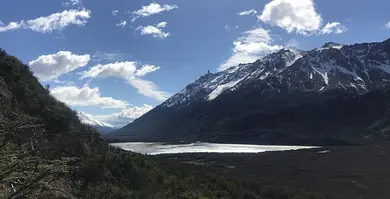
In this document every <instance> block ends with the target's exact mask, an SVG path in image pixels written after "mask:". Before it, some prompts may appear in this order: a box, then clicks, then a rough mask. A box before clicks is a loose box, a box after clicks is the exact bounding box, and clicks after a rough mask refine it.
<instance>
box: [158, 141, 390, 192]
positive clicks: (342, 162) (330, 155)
mask: <svg viewBox="0 0 390 199" xmlns="http://www.w3.org/2000/svg"><path fill="white" fill-rule="evenodd" d="M389 155H390V145H389V144H388V143H387V144H376V145H369V146H349V147H324V148H321V149H306V150H298V151H283V152H265V153H256V154H231V153H230V154H229V153H227V154H216V153H201V154H174V155H159V156H156V157H155V158H157V159H169V160H170V161H172V162H179V163H182V164H192V165H199V166H202V167H207V168H210V169H211V168H215V169H218V170H223V171H224V172H225V173H229V174H231V175H234V176H237V177H240V178H245V179H250V180H254V181H256V182H259V183H264V184H273V185H286V186H291V187H299V188H301V190H304V191H307V192H309V193H312V194H313V195H314V196H316V197H318V198H332V199H347V198H348V199H349V198H350V199H357V198H362V199H374V198H375V199H387V198H389V195H390V190H389V189H388V187H389V186H390V179H389V176H390V170H389V169H388V168H389V167H390V159H389Z"/></svg>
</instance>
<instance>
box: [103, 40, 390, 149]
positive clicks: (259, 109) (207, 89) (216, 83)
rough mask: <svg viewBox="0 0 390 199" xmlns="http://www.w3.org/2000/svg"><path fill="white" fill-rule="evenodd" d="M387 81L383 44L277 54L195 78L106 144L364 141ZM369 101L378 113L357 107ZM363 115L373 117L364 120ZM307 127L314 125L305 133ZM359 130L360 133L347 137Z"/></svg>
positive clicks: (389, 51)
mask: <svg viewBox="0 0 390 199" xmlns="http://www.w3.org/2000/svg"><path fill="white" fill-rule="evenodd" d="M389 82H390V39H388V40H386V41H383V42H375V43H362V44H354V45H341V44H336V43H326V44H325V45H323V46H322V47H320V48H318V49H313V50H311V51H300V50H296V49H283V50H281V51H279V52H276V53H273V54H270V55H268V56H266V57H264V58H262V59H259V60H257V61H256V62H254V63H250V64H241V65H239V66H233V67H231V68H229V69H227V70H225V71H221V72H218V73H215V74H212V73H208V74H205V75H203V76H202V77H200V78H199V79H198V80H196V81H195V82H194V83H191V84H189V85H187V86H186V87H185V88H184V89H183V90H182V91H181V92H179V93H177V94H175V95H174V96H172V97H171V98H170V99H168V100H167V101H166V102H164V103H163V104H161V105H160V106H157V107H156V108H155V109H153V110H152V111H150V112H149V113H147V114H145V115H144V116H142V117H141V118H139V119H137V120H135V121H134V122H133V123H131V124H129V125H127V126H125V127H123V128H122V129H120V130H118V131H117V132H115V133H113V134H110V139H117V140H138V141H146V140H148V141H178V140H202V141H220V142H232V141H234V142H256V143H258V142H261V143H281V144H284V143H286V144H289V143H298V144H300V143H306V144H332V143H339V142H342V143H349V142H362V141H367V139H366V138H367V137H366V138H364V136H363V137H362V134H364V133H363V131H364V130H367V128H368V127H369V124H370V122H376V121H377V120H381V119H383V114H385V113H384V112H383V111H384V110H386V106H387V103H386V102H385V101H383V102H379V101H380V100H381V99H380V98H379V97H378V96H382V95H386V96H387V94H386V93H384V92H383V91H384V89H386V88H388V87H389ZM367 93H371V95H367ZM369 97H372V98H378V104H374V105H375V106H377V108H378V109H372V110H371V109H370V110H369V109H368V107H362V106H367V105H368V104H367V103H368V102H369V101H371V99H370V98H369ZM354 99H359V100H354ZM348 105H350V106H348ZM335 106H338V107H339V109H336V108H335ZM354 106H356V107H354ZM375 106H374V107H375ZM381 106H383V107H381ZM352 108H356V109H361V110H362V111H361V113H362V114H357V115H356V114H355V112H356V111H353V110H352ZM371 108H373V107H371ZM366 109H367V110H366ZM293 110H294V111H293ZM319 110H321V111H323V112H322V113H321V112H319ZM363 110H365V111H367V112H364V111H363ZM286 112H287V113H289V114H287V115H286ZM371 112H374V113H373V116H372V117H371V118H367V117H368V116H367V114H370V113H371ZM271 118H272V119H271ZM313 118H316V122H313ZM335 118H339V120H335ZM348 118H354V119H356V121H364V122H363V123H364V124H363V123H354V122H353V121H351V122H353V123H352V124H349V126H348V127H347V126H345V125H344V124H343V123H345V121H346V120H348ZM296 120H299V121H300V122H296ZM265 121H267V122H265ZM322 121H328V122H322ZM331 121H332V122H331ZM312 124H318V126H312V128H306V127H308V126H311V125H312ZM346 128H349V129H348V130H347V129H346ZM359 128H363V129H360V130H359V131H360V132H355V133H352V134H351V132H350V131H351V130H352V129H354V130H357V129H359ZM308 131H311V133H309V132H308Z"/></svg>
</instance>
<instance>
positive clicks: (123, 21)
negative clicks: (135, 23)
mask: <svg viewBox="0 0 390 199" xmlns="http://www.w3.org/2000/svg"><path fill="white" fill-rule="evenodd" d="M126 24H127V21H126V20H121V22H119V23H117V24H116V26H119V27H125V26H126Z"/></svg>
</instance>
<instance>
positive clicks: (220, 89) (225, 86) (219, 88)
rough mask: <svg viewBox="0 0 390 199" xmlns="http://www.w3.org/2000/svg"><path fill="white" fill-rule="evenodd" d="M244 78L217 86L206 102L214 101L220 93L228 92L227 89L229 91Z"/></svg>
mask: <svg viewBox="0 0 390 199" xmlns="http://www.w3.org/2000/svg"><path fill="white" fill-rule="evenodd" d="M245 77H246V76H245ZM245 77H243V78H241V79H239V80H237V81H232V82H229V83H227V84H222V85H219V86H217V88H215V89H214V90H213V91H212V92H211V93H210V94H209V95H208V98H207V99H208V100H214V99H215V98H217V97H218V96H219V95H220V94H221V93H222V92H224V91H226V90H228V89H231V88H233V87H234V86H235V85H237V84H238V83H239V82H241V81H242V80H243V79H244V78H245Z"/></svg>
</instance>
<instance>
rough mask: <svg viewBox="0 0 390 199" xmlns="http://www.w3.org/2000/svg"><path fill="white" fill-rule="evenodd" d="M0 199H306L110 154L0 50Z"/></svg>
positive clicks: (91, 132) (122, 153)
mask: <svg viewBox="0 0 390 199" xmlns="http://www.w3.org/2000/svg"><path fill="white" fill-rule="evenodd" d="M0 198H29V199H30V198H54V199H55V198H91V199H92V198H93V199H97V198H118V199H120V198H126V199H127V198H275V199H289V198H309V196H308V195H307V194H306V193H304V192H302V191H297V190H295V189H290V188H284V187H273V186H266V185H260V184H257V183H252V182H248V181H245V180H241V179H237V178H232V177H229V176H228V175H226V174H225V173H222V172H219V171H217V170H206V169H205V168H202V167H198V166H193V165H183V164H176V163H173V162H169V161H164V160H154V159H152V158H151V157H147V156H142V155H139V154H135V153H130V152H125V151H122V150H121V149H117V148H113V147H110V146H109V145H108V144H107V143H106V142H105V140H104V139H103V138H102V137H101V136H100V135H99V134H98V133H97V132H96V130H95V129H93V128H92V127H89V126H86V125H83V124H81V123H80V120H79V119H78V117H77V114H76V112H75V111H73V110H71V109H70V108H68V107H67V106H66V105H65V104H63V103H61V102H59V101H57V100H56V99H55V98H54V97H52V96H51V95H50V92H49V89H48V87H43V86H42V85H41V84H40V83H39V82H38V80H37V78H36V77H34V76H33V74H32V72H31V71H30V69H29V67H28V66H27V65H24V64H23V63H21V62H20V61H19V60H18V59H17V58H15V57H13V56H9V55H8V54H7V53H6V52H5V51H3V50H1V51H0Z"/></svg>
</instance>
